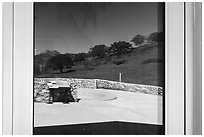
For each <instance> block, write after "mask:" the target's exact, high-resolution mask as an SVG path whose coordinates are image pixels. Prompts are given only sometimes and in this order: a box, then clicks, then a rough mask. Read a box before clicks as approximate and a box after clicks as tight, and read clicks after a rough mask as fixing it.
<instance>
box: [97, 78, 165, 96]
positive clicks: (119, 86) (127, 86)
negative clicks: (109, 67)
mask: <svg viewBox="0 0 204 137" xmlns="http://www.w3.org/2000/svg"><path fill="white" fill-rule="evenodd" d="M96 86H97V88H104V89H113V90H123V91H130V92H137V93H146V94H153V95H162V87H158V86H152V85H141V84H132V83H123V82H115V81H108V80H101V79H97V80H96Z"/></svg>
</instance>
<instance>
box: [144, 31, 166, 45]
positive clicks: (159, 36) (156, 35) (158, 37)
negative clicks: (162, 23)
mask: <svg viewBox="0 0 204 137" xmlns="http://www.w3.org/2000/svg"><path fill="white" fill-rule="evenodd" d="M148 40H149V41H154V42H159V43H162V42H164V32H153V33H151V34H150V35H149V37H148Z"/></svg>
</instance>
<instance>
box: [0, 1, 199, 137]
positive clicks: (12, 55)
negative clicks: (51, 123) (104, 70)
mask: <svg viewBox="0 0 204 137" xmlns="http://www.w3.org/2000/svg"><path fill="white" fill-rule="evenodd" d="M195 6H196V4H195V3H187V4H186V6H185V4H184V3H183V2H180V3H166V4H165V7H166V8H165V9H166V10H165V12H166V13H165V22H166V24H165V26H166V27H165V30H166V43H165V46H166V47H165V134H168V135H170V134H176V135H183V134H197V133H201V123H199V124H197V123H196V122H193V121H197V122H199V121H200V119H201V110H200V109H198V108H197V107H196V108H197V109H196V108H195V106H197V105H200V106H199V108H201V101H202V100H201V97H199V96H200V95H201V88H200V87H201V85H202V84H201V83H200V84H201V85H199V80H200V81H201V77H199V76H200V75H201V74H200V73H201V65H196V64H194V65H196V67H193V68H192V67H191V66H192V63H194V62H196V63H201V52H200V51H201V50H200V48H201V37H200V36H199V34H200V33H201V32H200V31H199V29H198V30H195V26H192V25H191V24H190V23H187V24H185V20H189V21H191V22H194V23H195V19H194V20H192V16H191V15H192V14H195V13H196V12H199V11H196V10H195ZM198 6H200V5H199V4H198ZM184 7H185V8H184ZM184 14H186V16H185V17H184ZM196 15H197V14H196ZM194 17H195V16H194ZM196 23H197V26H199V21H197V22H196ZM196 23H195V24H196ZM184 24H185V25H184ZM184 30H185V31H184ZM192 31H193V35H191V34H192V33H190V32H192ZM184 32H186V33H184ZM195 34H196V36H198V37H195V36H194V35H195ZM193 38H194V39H196V41H197V43H195V40H193ZM198 41H199V42H200V43H199V42H198ZM194 44H196V45H198V46H197V48H195V50H193V52H191V51H192V49H194V47H193V45H194ZM2 51H3V79H2V80H3V84H2V85H3V96H2V97H3V120H2V122H3V134H5V135H12V134H14V135H19V134H21V135H22V134H27V135H32V130H33V3H32V2H21V3H18V2H15V3H12V2H9V3H7V2H5V3H3V48H2ZM195 53H196V54H199V60H195ZM184 68H188V69H185V71H184ZM193 70H196V72H197V73H196V74H194V71H193ZM192 80H196V81H197V82H198V83H193V82H192ZM195 87H199V88H196V89H195ZM195 90H196V93H197V94H198V95H199V96H198V95H197V94H196V95H195V96H194V97H192V96H191V95H192V94H193V93H194V92H193V91H195ZM185 97H186V98H185ZM185 102H186V103H185ZM193 102H195V103H193ZM195 104H196V105H195ZM185 110H186V112H188V113H185V112H184V111H185ZM196 117H199V118H196Z"/></svg>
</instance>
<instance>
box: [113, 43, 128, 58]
mask: <svg viewBox="0 0 204 137" xmlns="http://www.w3.org/2000/svg"><path fill="white" fill-rule="evenodd" d="M131 48H132V45H131V44H130V43H128V42H125V41H119V42H114V43H113V44H111V47H110V49H109V50H110V53H111V54H113V55H118V56H119V55H123V54H126V53H128V52H130V51H131Z"/></svg>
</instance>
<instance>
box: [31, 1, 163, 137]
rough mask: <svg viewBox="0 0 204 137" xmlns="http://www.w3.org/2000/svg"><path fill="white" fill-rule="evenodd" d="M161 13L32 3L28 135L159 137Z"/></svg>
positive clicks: (125, 6) (122, 6) (157, 6)
mask: <svg viewBox="0 0 204 137" xmlns="http://www.w3.org/2000/svg"><path fill="white" fill-rule="evenodd" d="M164 7H165V5H164V3H139V2H135V3H125V2H123V3H118V2H113V3H105V2H97V3H88V2H84V3H81V2H77V3H75V2H73V3H71V2H66V3H61V2H59V3H58V2H57V3H54V2H45V3H43V2H37V3H35V4H34V21H35V23H34V24H35V26H34V29H35V30H34V32H35V34H34V35H35V42H34V47H35V55H34V133H33V134H41V135H42V134H47V135H48V134H49V135H50V134H65V135H76V134H77V135H85V134H89V135H104V134H105V135H111V134H121V135H125V134H131V135H139V134H145V135H151V134H164V133H165V132H164V112H163V110H164V87H165V85H164V84H165V81H164V80H165V78H164V74H165V73H164V70H165V69H164V66H165V58H164V57H165V44H164V43H165V42H164V41H165V36H164V34H165V33H164V28H165V22H164V11H165V10H164Z"/></svg>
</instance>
